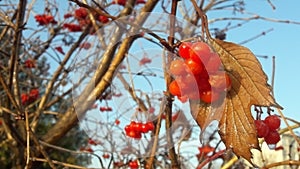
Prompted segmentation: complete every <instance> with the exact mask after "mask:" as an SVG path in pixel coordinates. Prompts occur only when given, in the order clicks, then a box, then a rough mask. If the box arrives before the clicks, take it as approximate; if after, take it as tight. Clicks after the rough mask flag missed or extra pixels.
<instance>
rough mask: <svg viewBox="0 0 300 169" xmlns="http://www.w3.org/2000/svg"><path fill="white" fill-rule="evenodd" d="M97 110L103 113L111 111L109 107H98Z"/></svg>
mask: <svg viewBox="0 0 300 169" xmlns="http://www.w3.org/2000/svg"><path fill="white" fill-rule="evenodd" d="M99 110H100V111H101V112H104V111H107V112H109V111H112V108H111V107H100V108H99Z"/></svg>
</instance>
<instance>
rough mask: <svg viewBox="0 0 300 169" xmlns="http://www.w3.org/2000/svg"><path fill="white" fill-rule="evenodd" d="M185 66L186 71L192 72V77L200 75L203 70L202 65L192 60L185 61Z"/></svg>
mask: <svg viewBox="0 0 300 169" xmlns="http://www.w3.org/2000/svg"><path fill="white" fill-rule="evenodd" d="M185 64H186V65H187V67H188V68H189V69H188V70H189V71H191V72H192V74H194V75H198V74H201V72H202V70H203V66H202V63H199V62H196V61H194V60H193V59H191V58H189V59H187V60H186V61H185Z"/></svg>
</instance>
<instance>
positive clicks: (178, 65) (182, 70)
mask: <svg viewBox="0 0 300 169" xmlns="http://www.w3.org/2000/svg"><path fill="white" fill-rule="evenodd" d="M186 68H187V67H186V64H185V63H184V61H182V60H179V59H177V60H173V61H172V62H171V64H170V68H169V70H170V73H171V74H172V75H174V76H180V75H184V74H186Z"/></svg>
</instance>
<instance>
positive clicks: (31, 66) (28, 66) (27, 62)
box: [24, 59, 35, 68]
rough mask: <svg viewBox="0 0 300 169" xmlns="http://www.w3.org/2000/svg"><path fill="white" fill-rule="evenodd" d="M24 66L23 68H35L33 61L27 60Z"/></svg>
mask: <svg viewBox="0 0 300 169" xmlns="http://www.w3.org/2000/svg"><path fill="white" fill-rule="evenodd" d="M24 66H25V68H34V67H35V61H33V60H30V59H27V60H26V61H25V62H24Z"/></svg>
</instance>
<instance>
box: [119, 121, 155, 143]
mask: <svg viewBox="0 0 300 169" xmlns="http://www.w3.org/2000/svg"><path fill="white" fill-rule="evenodd" d="M124 130H125V132H126V135H127V136H128V137H131V138H135V139H140V138H142V133H148V132H149V131H153V130H154V124H153V123H152V122H147V123H141V122H135V121H131V122H130V124H129V125H126V126H125V128H124Z"/></svg>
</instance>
